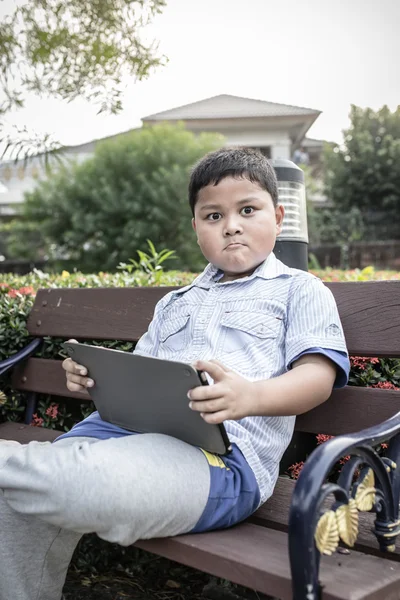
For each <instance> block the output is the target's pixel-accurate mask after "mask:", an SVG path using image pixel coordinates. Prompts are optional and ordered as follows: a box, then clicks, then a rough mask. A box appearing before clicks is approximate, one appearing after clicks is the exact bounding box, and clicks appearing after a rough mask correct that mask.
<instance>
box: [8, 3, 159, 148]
mask: <svg viewBox="0 0 400 600" xmlns="http://www.w3.org/2000/svg"><path fill="white" fill-rule="evenodd" d="M164 7H165V0H102V1H101V2H100V1H96V0H29V2H24V3H22V4H21V3H18V5H17V6H16V7H15V8H14V9H13V12H12V13H11V14H9V15H8V16H7V17H6V18H5V19H4V20H3V22H2V23H1V24H0V57H1V58H0V86H1V88H2V92H3V94H2V95H3V96H4V98H5V99H4V101H3V103H2V104H1V105H0V117H1V115H4V114H6V113H7V112H9V111H10V110H13V109H16V108H22V107H23V106H24V93H25V92H33V93H35V94H37V95H39V96H41V97H42V96H48V97H53V98H60V99H63V100H67V101H69V102H70V101H72V100H74V99H75V98H78V97H81V98H84V99H86V100H89V101H90V102H93V103H95V104H97V105H98V107H99V112H102V111H107V112H110V113H117V112H119V111H120V110H121V109H122V99H121V98H122V93H123V88H124V80H125V81H126V78H127V77H129V78H133V79H136V80H139V81H140V80H142V79H145V78H147V77H148V76H149V74H150V73H151V72H152V70H153V69H154V68H156V67H158V66H160V65H163V64H165V62H166V59H165V57H163V56H161V55H160V54H159V53H158V47H157V44H155V43H154V42H151V41H149V42H146V41H144V39H143V36H142V35H141V30H142V29H143V27H144V26H146V25H147V24H148V23H150V22H151V20H152V19H153V17H154V16H155V15H157V14H158V13H160V12H161V11H162V9H163V8H164ZM17 133H18V137H19V138H20V139H15V134H13V136H10V135H7V134H6V133H5V130H4V127H2V124H1V122H0V138H1V139H0V141H2V142H6V146H8V147H12V150H13V153H14V156H15V157H16V156H17V155H18V154H21V153H23V152H28V154H29V152H31V151H34V152H39V151H42V150H43V149H46V150H52V149H53V148H54V147H56V145H53V144H52V143H51V142H50V139H49V136H48V135H47V134H46V135H45V136H43V137H42V138H39V137H36V138H35V137H32V135H30V134H29V132H28V131H27V129H26V128H23V129H22V130H19V131H18V132H17ZM6 150H7V148H6Z"/></svg>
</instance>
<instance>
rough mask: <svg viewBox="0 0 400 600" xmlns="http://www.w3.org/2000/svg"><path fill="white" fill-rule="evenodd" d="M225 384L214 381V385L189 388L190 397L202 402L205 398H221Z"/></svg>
mask: <svg viewBox="0 0 400 600" xmlns="http://www.w3.org/2000/svg"><path fill="white" fill-rule="evenodd" d="M224 390H225V386H224V384H221V383H213V384H212V385H199V386H198V387H195V388H193V389H192V390H189V392H188V398H189V399H190V400H195V401H196V402H201V401H203V400H212V399H214V398H221V397H222V396H223V395H224Z"/></svg>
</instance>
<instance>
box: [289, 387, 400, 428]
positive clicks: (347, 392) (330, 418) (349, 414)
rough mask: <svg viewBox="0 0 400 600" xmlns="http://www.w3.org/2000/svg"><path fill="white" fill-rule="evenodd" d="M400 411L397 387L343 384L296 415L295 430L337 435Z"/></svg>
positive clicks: (377, 421)
mask: <svg viewBox="0 0 400 600" xmlns="http://www.w3.org/2000/svg"><path fill="white" fill-rule="evenodd" d="M399 411H400V391H399V390H381V389H377V388H365V387H356V386H346V387H345V388H341V389H339V390H334V391H333V393H332V396H331V397H330V398H329V400H327V402H324V403H323V404H321V405H320V406H317V407H316V408H314V409H313V410H310V411H309V412H308V413H305V414H303V415H299V416H298V417H297V419H296V430H298V431H308V432H310V433H326V434H329V435H341V434H343V433H353V432H355V431H361V430H362V429H366V428H367V427H371V426H372V425H378V424H379V423H382V422H383V421H386V419H389V418H390V417H392V416H393V415H395V414H396V413H397V412H399Z"/></svg>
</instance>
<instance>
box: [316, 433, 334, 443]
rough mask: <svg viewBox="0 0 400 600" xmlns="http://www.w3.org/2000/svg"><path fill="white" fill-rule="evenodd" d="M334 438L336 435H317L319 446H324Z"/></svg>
mask: <svg viewBox="0 0 400 600" xmlns="http://www.w3.org/2000/svg"><path fill="white" fill-rule="evenodd" d="M334 437H335V436H334V435H326V434H325V433H319V434H318V435H317V444H324V443H325V442H327V441H328V440H331V439H332V438H334Z"/></svg>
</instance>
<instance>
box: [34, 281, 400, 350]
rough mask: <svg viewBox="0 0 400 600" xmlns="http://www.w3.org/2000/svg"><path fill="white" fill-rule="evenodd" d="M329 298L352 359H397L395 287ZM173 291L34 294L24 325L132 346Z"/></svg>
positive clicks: (337, 291)
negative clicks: (158, 305) (372, 357)
mask: <svg viewBox="0 0 400 600" xmlns="http://www.w3.org/2000/svg"><path fill="white" fill-rule="evenodd" d="M326 285H327V287H329V288H330V289H331V291H332V292H333V294H334V296H335V299H336V302H337V305H338V308H339V313H340V316H341V319H342V323H343V327H344V331H345V335H346V341H347V345H348V349H349V352H350V354H351V355H359V356H381V357H385V356H389V357H396V356H400V347H399V339H400V311H399V308H398V307H399V305H400V282H398V281H366V282H340V283H335V282H333V283H326ZM173 289H178V288H170V287H154V288H95V289H93V288H81V289H70V288H59V289H50V290H47V289H46V290H39V291H38V293H37V296H36V301H35V304H34V307H33V309H32V312H31V314H30V316H29V319H28V330H29V332H30V333H31V335H35V336H39V337H41V336H44V335H52V336H59V337H66V338H68V337H76V338H80V339H104V340H115V339H119V340H123V341H135V340H137V339H139V337H140V336H141V335H142V334H143V333H144V332H145V331H146V330H147V327H148V325H149V323H150V321H151V318H152V316H153V312H154V307H155V304H156V302H157V301H158V300H159V299H160V298H162V297H163V296H164V295H165V294H166V293H167V292H169V291H171V290H173Z"/></svg>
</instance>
